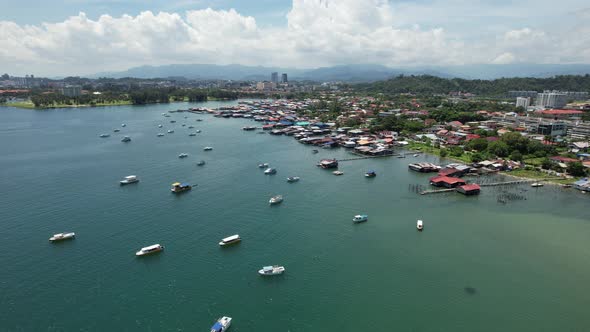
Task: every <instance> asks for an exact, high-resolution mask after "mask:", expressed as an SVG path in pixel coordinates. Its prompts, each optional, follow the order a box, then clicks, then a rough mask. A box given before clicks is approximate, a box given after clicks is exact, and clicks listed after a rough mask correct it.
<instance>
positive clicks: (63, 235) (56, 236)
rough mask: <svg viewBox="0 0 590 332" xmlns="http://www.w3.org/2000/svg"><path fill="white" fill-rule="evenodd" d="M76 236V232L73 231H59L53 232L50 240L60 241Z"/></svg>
mask: <svg viewBox="0 0 590 332" xmlns="http://www.w3.org/2000/svg"><path fill="white" fill-rule="evenodd" d="M75 237H76V233H74V232H71V233H57V234H53V236H52V237H50V238H49V241H51V242H58V241H63V240H69V239H73V238H75Z"/></svg>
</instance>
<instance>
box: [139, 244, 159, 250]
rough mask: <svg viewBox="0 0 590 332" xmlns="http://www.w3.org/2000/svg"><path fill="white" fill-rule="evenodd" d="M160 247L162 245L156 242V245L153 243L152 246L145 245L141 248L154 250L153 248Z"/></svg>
mask: <svg viewBox="0 0 590 332" xmlns="http://www.w3.org/2000/svg"><path fill="white" fill-rule="evenodd" d="M160 247H161V246H160V245H159V244H154V245H151V246H147V247H143V248H141V250H143V251H146V250H153V249H157V248H160Z"/></svg>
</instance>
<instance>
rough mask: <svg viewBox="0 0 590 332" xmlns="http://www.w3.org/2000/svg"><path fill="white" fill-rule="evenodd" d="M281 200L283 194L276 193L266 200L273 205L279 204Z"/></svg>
mask: <svg viewBox="0 0 590 332" xmlns="http://www.w3.org/2000/svg"><path fill="white" fill-rule="evenodd" d="M282 201H283V196H281V195H276V196H273V197H271V198H270V200H269V201H268V202H269V203H270V205H273V204H279V203H281V202H282Z"/></svg>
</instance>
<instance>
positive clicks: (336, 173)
mask: <svg viewBox="0 0 590 332" xmlns="http://www.w3.org/2000/svg"><path fill="white" fill-rule="evenodd" d="M332 174H334V175H342V174H344V172H342V171H334V172H332Z"/></svg>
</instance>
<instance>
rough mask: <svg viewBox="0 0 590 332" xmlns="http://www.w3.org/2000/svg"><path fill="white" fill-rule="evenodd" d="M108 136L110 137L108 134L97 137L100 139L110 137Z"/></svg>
mask: <svg viewBox="0 0 590 332" xmlns="http://www.w3.org/2000/svg"><path fill="white" fill-rule="evenodd" d="M110 136H111V135H109V134H100V136H99V137H100V138H107V137H110Z"/></svg>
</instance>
